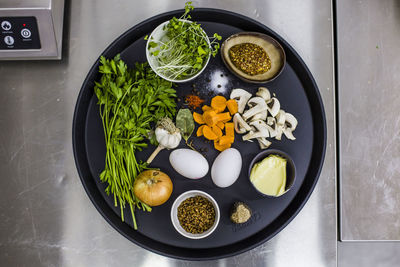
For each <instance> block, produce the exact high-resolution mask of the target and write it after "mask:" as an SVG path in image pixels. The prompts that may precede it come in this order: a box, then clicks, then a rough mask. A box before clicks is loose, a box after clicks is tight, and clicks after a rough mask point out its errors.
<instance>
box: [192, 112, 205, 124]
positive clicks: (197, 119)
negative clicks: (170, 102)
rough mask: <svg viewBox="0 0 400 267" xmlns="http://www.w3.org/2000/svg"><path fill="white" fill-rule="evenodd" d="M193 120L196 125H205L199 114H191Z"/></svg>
mask: <svg viewBox="0 0 400 267" xmlns="http://www.w3.org/2000/svg"><path fill="white" fill-rule="evenodd" d="M193 119H194V121H195V122H197V123H198V124H204V123H205V121H204V119H203V115H201V114H199V113H197V112H193Z"/></svg>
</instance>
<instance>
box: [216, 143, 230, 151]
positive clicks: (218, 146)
mask: <svg viewBox="0 0 400 267" xmlns="http://www.w3.org/2000/svg"><path fill="white" fill-rule="evenodd" d="M230 147H231V144H226V145H223V146H221V145H220V144H219V143H218V141H214V148H215V149H216V150H218V151H221V152H222V151H224V150H225V149H228V148H230Z"/></svg>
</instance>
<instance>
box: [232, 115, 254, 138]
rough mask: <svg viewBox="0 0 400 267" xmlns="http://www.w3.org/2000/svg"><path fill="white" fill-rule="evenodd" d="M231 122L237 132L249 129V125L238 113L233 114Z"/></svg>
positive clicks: (241, 132) (240, 132) (242, 132)
mask: <svg viewBox="0 0 400 267" xmlns="http://www.w3.org/2000/svg"><path fill="white" fill-rule="evenodd" d="M233 123H234V124H235V131H236V132H237V133H238V134H244V133H245V132H248V131H250V130H251V127H250V125H248V124H247V122H245V121H244V120H243V118H242V116H241V115H240V114H239V113H236V114H235V115H234V116H233Z"/></svg>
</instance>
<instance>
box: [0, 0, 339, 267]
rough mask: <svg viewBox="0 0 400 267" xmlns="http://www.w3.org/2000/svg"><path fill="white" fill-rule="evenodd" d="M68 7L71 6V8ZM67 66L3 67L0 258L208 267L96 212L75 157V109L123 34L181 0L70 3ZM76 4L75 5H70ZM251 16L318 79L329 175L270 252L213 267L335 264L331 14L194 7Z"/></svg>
mask: <svg viewBox="0 0 400 267" xmlns="http://www.w3.org/2000/svg"><path fill="white" fill-rule="evenodd" d="M69 2H70V3H69ZM66 5H67V10H69V11H70V12H68V13H70V14H66V17H67V20H66V23H65V25H66V29H67V31H68V32H67V36H66V38H65V41H66V42H65V49H64V50H65V52H66V53H64V55H63V56H64V59H63V60H62V61H61V62H44V61H40V62H1V63H0V78H1V83H0V88H1V90H0V127H1V129H2V131H1V133H0V159H1V160H0V170H1V174H2V175H1V176H2V179H0V188H1V189H2V194H1V195H0V260H1V263H2V265H4V266H128V265H131V264H135V266H140V267H142V266H143V267H145V266H152V267H153V266H202V265H204V263H199V262H188V261H180V260H174V259H170V258H166V257H163V256H159V255H157V254H154V253H151V252H148V251H146V250H144V249H142V248H140V247H138V246H136V245H134V244H133V243H131V242H130V241H128V240H127V239H125V238H124V237H122V236H121V235H120V234H118V233H117V232H116V231H115V230H114V229H113V228H112V227H111V226H110V225H108V224H107V223H106V221H105V220H104V219H103V218H102V217H101V215H100V214H99V213H98V212H97V210H96V209H95V208H94V206H93V205H92V203H91V202H90V201H89V198H88V197H87V196H86V194H85V192H84V190H83V187H82V185H81V182H80V180H79V177H78V174H77V171H76V168H75V164H74V159H73V155H72V144H71V143H72V142H71V126H72V115H73V110H74V106H75V101H76V98H77V96H78V93H79V90H80V87H81V84H82V82H83V79H84V78H85V76H86V74H87V72H88V70H89V68H90V67H91V66H92V64H93V63H94V61H95V60H96V58H97V57H98V56H99V55H100V53H101V52H102V51H103V50H104V49H105V47H106V46H108V45H109V43H110V42H111V41H113V40H114V39H115V38H116V37H118V36H119V35H120V34H121V33H123V32H124V31H125V30H127V29H129V28H130V27H132V26H133V25H135V24H137V23H139V22H140V21H142V20H144V19H146V18H148V17H150V16H153V15H156V14H158V13H161V12H165V11H169V10H173V9H179V8H182V7H183V6H184V1H177V0H169V1H167V0H164V1H139V0H135V1H134V0H129V1H128V0H127V1H107V0H101V1H100V0H97V1H94V0H92V1H79V0H71V1H67V3H66ZM69 5H70V6H69ZM194 5H195V6H197V7H216V8H221V9H227V10H231V11H234V12H237V13H241V14H244V15H247V16H249V17H252V18H255V19H257V20H259V21H261V22H262V23H264V24H266V25H267V26H269V27H271V28H272V29H273V30H275V31H277V32H278V33H279V34H280V35H281V36H282V37H284V38H285V39H286V40H287V41H288V42H289V43H290V44H292V45H293V47H294V48H295V49H296V50H297V51H298V53H299V54H300V55H301V56H302V58H303V59H304V61H305V62H306V64H307V65H308V67H309V68H310V70H311V72H312V73H313V75H314V77H315V79H316V81H317V84H318V86H319V88H320V92H321V95H322V98H323V101H324V105H325V110H326V116H327V123H328V143H327V153H326V158H325V163H324V167H323V171H322V173H321V176H320V179H319V182H318V184H317V186H316V189H315V191H314V192H313V194H312V196H311V198H310V199H309V201H308V203H307V204H306V205H305V207H304V208H303V210H302V211H301V212H300V214H299V215H298V216H297V217H296V218H295V219H294V220H293V221H292V222H291V223H290V224H289V225H288V226H287V227H286V228H285V229H284V230H283V231H282V232H281V233H279V234H278V235H277V236H276V237H274V238H273V239H271V240H270V241H269V242H267V243H266V244H264V245H262V246H260V247H258V248H256V249H253V250H251V251H249V252H246V253H244V254H242V255H238V256H235V257H232V258H227V259H223V260H218V261H212V262H207V263H206V264H207V265H208V266H234V265H235V266H266V265H268V266H277V267H279V266H297V267H298V266H307V267H310V266H335V263H336V240H337V236H336V201H335V196H336V195H335V176H336V172H335V146H336V144H335V136H334V135H335V134H334V133H335V126H334V84H333V57H332V51H333V49H332V8H331V2H330V1H327V0H324V1H321V0H305V1H294V0H285V1H268V2H267V1H256V0H249V1H231V0H222V1H218V2H216V1H212V0H208V1H201V2H200V1H195V2H194Z"/></svg>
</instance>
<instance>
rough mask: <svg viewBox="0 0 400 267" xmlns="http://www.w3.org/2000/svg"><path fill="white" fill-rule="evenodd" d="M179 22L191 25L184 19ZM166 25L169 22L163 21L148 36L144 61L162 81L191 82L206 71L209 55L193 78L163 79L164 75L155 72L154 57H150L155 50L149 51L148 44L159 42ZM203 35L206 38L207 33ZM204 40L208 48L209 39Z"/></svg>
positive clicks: (163, 34)
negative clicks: (145, 60)
mask: <svg viewBox="0 0 400 267" xmlns="http://www.w3.org/2000/svg"><path fill="white" fill-rule="evenodd" d="M180 21H183V22H186V23H192V21H190V20H185V19H180ZM168 23H169V21H165V22H163V23H161V24H160V25H158V26H157V27H156V28H155V29H154V30H153V31H152V33H151V34H150V36H149V37H148V40H147V43H146V59H147V62H149V65H150V67H151V69H152V70H153V71H154V72H155V73H156V74H157V75H158V76H160V77H161V78H163V79H164V80H167V81H170V82H173V83H184V82H188V81H191V80H193V79H195V78H197V77H198V76H199V75H200V74H201V73H202V72H203V71H204V70H205V69H206V67H207V65H208V62H209V61H210V58H211V53H210V54H209V55H208V58H207V61H206V63H205V64H204V66H203V68H202V69H201V70H199V71H198V72H197V73H196V74H194V75H193V76H190V77H189V78H186V79H183V80H178V79H170V78H167V77H165V76H164V75H162V74H160V73H159V72H158V71H157V67H158V64H157V60H156V59H155V57H154V56H152V55H151V52H153V51H155V50H157V48H150V49H149V43H150V42H151V41H159V40H161V39H162V38H163V37H164V36H165V33H166V32H165V31H164V29H163V28H164V26H165V25H166V24H168ZM203 32H204V30H203ZM204 34H205V36H207V33H206V32H204ZM206 40H207V43H208V46H210V39H209V38H208V37H207V39H206Z"/></svg>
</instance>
